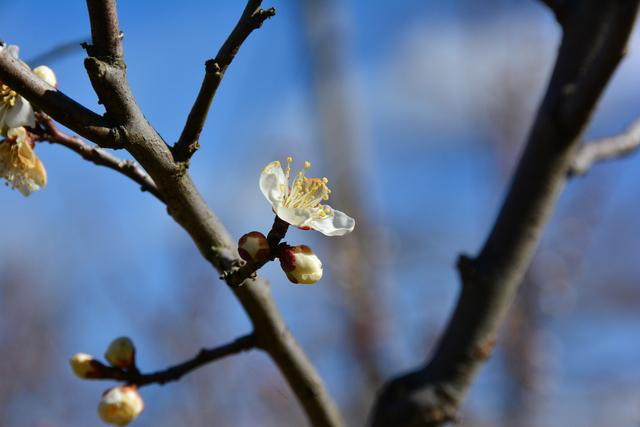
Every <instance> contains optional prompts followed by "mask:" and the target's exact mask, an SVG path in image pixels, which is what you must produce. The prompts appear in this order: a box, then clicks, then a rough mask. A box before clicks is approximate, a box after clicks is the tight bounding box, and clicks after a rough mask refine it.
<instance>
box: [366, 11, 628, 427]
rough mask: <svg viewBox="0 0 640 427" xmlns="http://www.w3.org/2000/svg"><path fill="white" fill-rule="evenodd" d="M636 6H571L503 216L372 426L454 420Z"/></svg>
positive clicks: (466, 262)
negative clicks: (428, 343) (430, 343)
mask: <svg viewBox="0 0 640 427" xmlns="http://www.w3.org/2000/svg"><path fill="white" fill-rule="evenodd" d="M639 3H640V0H620V1H615V2H602V1H600V0H583V1H580V2H572V3H570V4H571V5H572V7H571V8H570V9H568V14H567V16H566V21H565V25H564V28H563V29H564V31H563V37H562V42H561V45H560V50H559V52H558V57H557V60H556V64H555V67H554V70H553V74H552V76H551V80H550V83H549V87H548V89H547V92H546V95H545V97H544V100H543V102H542V104H541V106H540V107H539V110H538V114H537V117H536V120H535V122H534V124H533V127H532V129H531V131H530V133H529V137H528V141H527V146H526V149H525V152H524V154H523V156H522V158H521V160H520V163H519V164H518V167H517V169H516V173H515V176H514V177H513V181H512V183H511V186H510V188H509V191H508V193H507V197H506V199H505V201H504V203H503V205H502V208H501V210H500V214H499V215H498V218H497V220H496V222H495V224H494V227H493V229H492V230H491V233H490V234H489V237H488V238H487V241H486V242H485V244H484V246H483V248H482V250H481V252H480V254H479V255H478V256H476V257H475V258H471V257H466V256H461V257H460V261H459V263H458V269H459V273H460V277H461V281H462V291H461V294H460V296H459V298H458V301H457V305H456V308H455V311H454V313H453V316H452V317H451V319H450V321H449V324H448V326H447V328H446V330H445V331H444V335H443V336H442V338H441V340H440V342H439V343H438V345H437V347H436V349H435V352H434V354H433V357H432V358H431V360H430V361H429V362H428V363H426V364H425V365H424V366H422V367H420V368H419V369H417V370H415V371H413V372H410V373H408V374H405V375H403V376H400V377H397V378H395V379H393V380H392V381H390V382H389V383H388V384H387V385H386V386H385V388H384V389H383V390H382V392H381V394H380V396H379V398H378V401H377V403H376V406H375V408H374V412H373V415H372V424H373V425H374V426H376V427H379V426H394V427H402V426H417V425H420V426H439V425H442V424H444V423H445V422H447V421H450V420H453V419H455V417H456V414H457V411H458V408H459V406H460V404H461V402H462V399H463V398H464V395H465V394H466V392H467V390H468V389H469V387H470V386H471V383H472V381H473V379H474V378H475V375H476V374H477V372H478V370H479V369H480V367H481V366H482V364H483V362H484V361H485V360H486V359H487V358H488V357H489V356H490V354H491V349H492V347H493V345H494V343H495V340H496V336H497V333H498V328H499V326H500V325H501V324H502V322H503V320H504V317H505V314H506V312H507V309H508V308H509V306H510V304H511V302H512V300H513V297H514V295H515V294H516V291H517V290H518V287H519V285H520V282H521V280H522V278H523V276H524V274H525V272H526V269H527V268H528V266H529V264H530V262H531V258H532V256H533V253H534V251H535V249H536V247H537V245H538V242H539V240H540V235H541V233H542V230H543V228H544V225H545V224H546V222H547V221H548V220H549V217H550V216H551V213H552V211H553V207H554V205H555V202H556V199H557V197H558V196H559V194H560V192H561V190H562V188H563V186H564V185H565V183H566V171H567V170H568V169H569V166H570V165H571V163H572V162H573V158H574V157H573V156H574V153H575V150H576V149H577V147H578V145H579V142H580V138H581V134H582V133H583V131H584V129H585V127H586V125H587V123H588V122H589V120H590V117H591V114H592V112H593V110H594V109H595V106H596V103H597V101H598V99H599V97H600V96H601V94H602V92H603V91H604V88H605V86H606V84H607V82H608V81H609V79H610V78H611V76H612V75H613V72H614V70H615V68H616V67H617V65H618V63H619V61H620V60H621V58H622V57H623V55H624V53H625V52H626V46H627V43H628V39H629V36H630V34H631V30H632V28H633V24H634V21H635V19H636V16H637V13H638V5H639Z"/></svg>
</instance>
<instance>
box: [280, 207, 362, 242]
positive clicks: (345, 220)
mask: <svg viewBox="0 0 640 427" xmlns="http://www.w3.org/2000/svg"><path fill="white" fill-rule="evenodd" d="M325 207H326V206H325ZM332 211H333V215H327V216H326V217H324V218H314V219H312V220H311V221H309V222H308V224H307V225H308V226H309V227H311V228H313V229H314V230H316V231H319V232H321V233H322V234H324V235H325V236H344V235H345V234H348V233H351V232H352V231H353V228H354V227H355V225H356V220H355V219H353V218H351V217H350V216H349V215H347V214H345V213H344V212H340V211H337V210H334V209H332ZM278 216H279V215H278Z"/></svg>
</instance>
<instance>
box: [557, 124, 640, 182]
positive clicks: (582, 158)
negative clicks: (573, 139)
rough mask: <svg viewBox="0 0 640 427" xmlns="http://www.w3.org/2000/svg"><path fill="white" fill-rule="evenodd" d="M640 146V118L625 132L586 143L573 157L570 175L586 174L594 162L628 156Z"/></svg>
mask: <svg viewBox="0 0 640 427" xmlns="http://www.w3.org/2000/svg"><path fill="white" fill-rule="evenodd" d="M638 148H640V119H636V120H635V121H634V122H633V123H632V124H631V125H630V126H629V127H628V128H627V130H625V131H624V132H623V133H621V134H619V135H615V136H611V137H608V138H602V139H596V140H594V141H591V142H587V143H584V144H582V145H581V146H580V149H579V150H578V152H577V153H576V156H575V157H574V159H573V163H572V164H571V168H570V169H569V176H576V175H584V174H586V173H587V172H588V171H589V170H590V169H591V167H592V166H593V165H594V163H597V162H602V161H605V160H611V159H617V158H620V157H624V156H628V155H629V154H632V153H634V152H635V151H636V150H638Z"/></svg>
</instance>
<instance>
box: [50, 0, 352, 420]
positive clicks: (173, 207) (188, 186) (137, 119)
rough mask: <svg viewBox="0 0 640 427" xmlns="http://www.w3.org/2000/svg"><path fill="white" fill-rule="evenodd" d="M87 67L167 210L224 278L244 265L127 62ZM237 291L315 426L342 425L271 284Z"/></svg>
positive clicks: (256, 281) (262, 343)
mask: <svg viewBox="0 0 640 427" xmlns="http://www.w3.org/2000/svg"><path fill="white" fill-rule="evenodd" d="M89 4H91V1H89ZM92 16H93V15H92V14H90V17H92ZM240 35H241V34H240ZM245 38H246V36H245ZM94 44H95V40H94ZM229 46H230V48H231V47H232V46H233V45H229ZM224 49H226V48H225V47H224V46H223V49H222V50H224ZM232 51H233V50H232ZM228 58H232V56H229V57H228ZM229 60H230V59H229ZM223 65H224V63H223ZM227 65H228V64H227ZM85 67H86V68H87V72H88V74H89V77H90V79H91V82H92V84H93V87H94V89H95V90H96V93H97V94H98V96H99V97H100V100H101V101H102V102H103V104H104V105H105V108H106V109H107V114H108V115H109V117H110V118H111V119H112V120H114V121H115V122H116V123H117V124H118V127H117V129H118V135H119V136H120V137H122V138H123V139H124V140H125V141H126V148H127V150H128V151H129V152H130V153H131V154H132V155H133V157H134V158H135V159H136V160H138V162H140V164H141V165H142V167H143V168H144V169H145V170H146V171H147V172H148V173H149V175H150V176H151V177H152V178H153V180H154V182H155V183H156V185H157V186H158V189H159V190H160V193H161V194H162V196H163V198H164V200H165V202H166V204H167V211H168V212H169V214H170V215H171V216H172V217H173V218H174V220H175V221H176V222H177V223H178V224H180V225H181V226H182V227H183V228H184V229H185V230H186V231H187V233H189V235H190V236H191V238H192V239H193V241H194V242H195V244H196V245H197V247H198V249H199V250H200V252H201V253H202V255H203V257H204V258H205V259H207V260H208V261H209V262H210V263H211V264H212V266H214V267H215V268H216V269H217V271H218V272H219V273H223V272H225V271H228V270H229V269H230V268H231V267H232V266H234V265H238V264H239V263H241V261H242V260H241V258H240V257H239V256H238V253H237V247H236V244H235V242H234V241H233V240H232V239H231V236H230V235H229V233H228V231H227V230H226V229H225V227H224V226H223V225H222V223H221V222H220V220H219V219H218V218H217V217H216V215H215V214H214V213H213V212H212V211H211V209H209V207H208V206H207V204H206V202H205V201H204V199H203V198H202V196H201V195H200V194H199V192H198V190H197V189H196V187H195V186H194V184H193V182H192V180H191V177H190V176H189V174H188V173H187V170H186V167H185V165H184V163H181V162H176V161H175V159H174V156H173V153H172V152H171V150H170V149H169V147H168V146H167V145H166V143H165V142H164V140H163V139H162V137H161V136H160V135H158V133H157V132H156V131H155V129H154V128H153V127H152V126H151V125H150V124H149V122H147V120H146V118H145V117H144V115H143V114H142V111H140V108H139V106H138V105H137V103H136V102H135V100H134V97H133V95H132V93H131V90H130V88H129V84H128V82H127V79H126V75H125V66H124V63H123V62H121V61H116V62H109V61H103V60H101V59H100V58H94V57H89V58H87V59H86V60H85ZM221 70H222V67H221ZM45 112H47V111H46V110H45ZM72 129H73V128H72ZM233 291H234V294H235V296H236V297H237V298H238V299H239V300H240V302H241V304H242V305H243V307H244V309H245V310H246V312H247V314H248V315H249V317H250V319H251V322H252V324H253V327H254V331H255V336H256V340H257V345H258V347H260V348H262V349H264V350H265V351H266V352H267V353H268V354H269V355H270V356H271V358H272V359H273V360H274V361H275V363H276V364H277V365H278V367H279V368H280V371H281V372H282V374H283V375H284V376H285V378H286V380H287V382H288V383H289V385H290V386H291V388H292V390H293V392H294V393H295V395H296V397H297V398H298V400H299V402H300V404H301V405H302V406H303V408H304V411H305V413H306V414H307V417H308V418H309V421H310V422H311V423H312V424H313V425H314V426H340V425H342V420H341V417H340V414H339V412H338V409H337V406H336V404H335V402H334V401H333V399H332V398H331V396H330V395H329V393H328V392H327V390H326V388H325V387H324V384H323V382H322V379H321V378H320V376H319V375H318V373H317V372H316V370H315V368H314V367H313V365H312V364H311V362H310V361H309V359H308V358H307V356H306V355H305V354H304V352H303V351H302V349H301V348H300V347H299V345H298V343H297V342H296V340H295V339H294V338H293V336H292V335H291V333H290V331H289V329H288V328H287V325H286V323H285V321H284V319H283V318H282V315H281V314H280V312H279V311H278V309H277V307H276V306H275V304H274V302H273V298H272V297H271V293H270V290H269V286H268V284H267V282H265V281H264V280H263V279H260V278H258V277H256V278H249V279H247V280H245V283H244V285H243V286H240V287H236V288H234V289H233Z"/></svg>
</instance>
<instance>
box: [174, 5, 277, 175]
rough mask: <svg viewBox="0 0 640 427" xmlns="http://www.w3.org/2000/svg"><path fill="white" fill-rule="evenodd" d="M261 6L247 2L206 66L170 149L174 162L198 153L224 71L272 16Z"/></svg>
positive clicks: (273, 13)
mask: <svg viewBox="0 0 640 427" xmlns="http://www.w3.org/2000/svg"><path fill="white" fill-rule="evenodd" d="M261 4H262V0H249V1H248V2H247V6H246V7H245V9H244V12H242V15H241V16H240V20H239V21H238V23H237V24H236V26H235V28H234V29H233V31H231V34H229V37H227V40H226V41H225V42H224V44H223V45H222V47H221V48H220V50H219V51H218V54H217V55H216V57H215V58H214V59H210V60H208V61H207V62H206V64H205V75H204V79H203V80H202V85H201V86H200V92H198V96H197V97H196V100H195V102H194V104H193V107H191V112H190V113H189V116H188V117H187V122H186V123H185V125H184V129H183V130H182V134H181V135H180V138H179V139H178V142H176V144H175V145H174V147H173V154H174V158H175V159H176V161H179V162H186V161H188V160H189V159H190V158H191V156H193V154H194V153H195V152H196V151H197V150H198V148H199V145H198V139H199V138H200V133H201V132H202V129H203V127H204V124H205V121H206V120H207V115H208V113H209V108H210V107H211V103H212V102H213V98H214V96H215V94H216V92H217V90H218V86H220V82H221V81H222V77H223V76H224V73H225V71H226V70H227V67H228V66H229V64H231V61H233V58H234V57H235V56H236V53H238V50H239V49H240V46H241V45H242V43H244V41H245V40H246V39H247V37H249V34H251V32H252V31H253V30H256V29H258V28H260V27H261V26H262V23H263V22H264V21H265V20H267V19H268V18H271V17H272V16H274V15H275V13H276V10H275V9H274V8H270V9H267V10H264V9H260V5H261Z"/></svg>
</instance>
